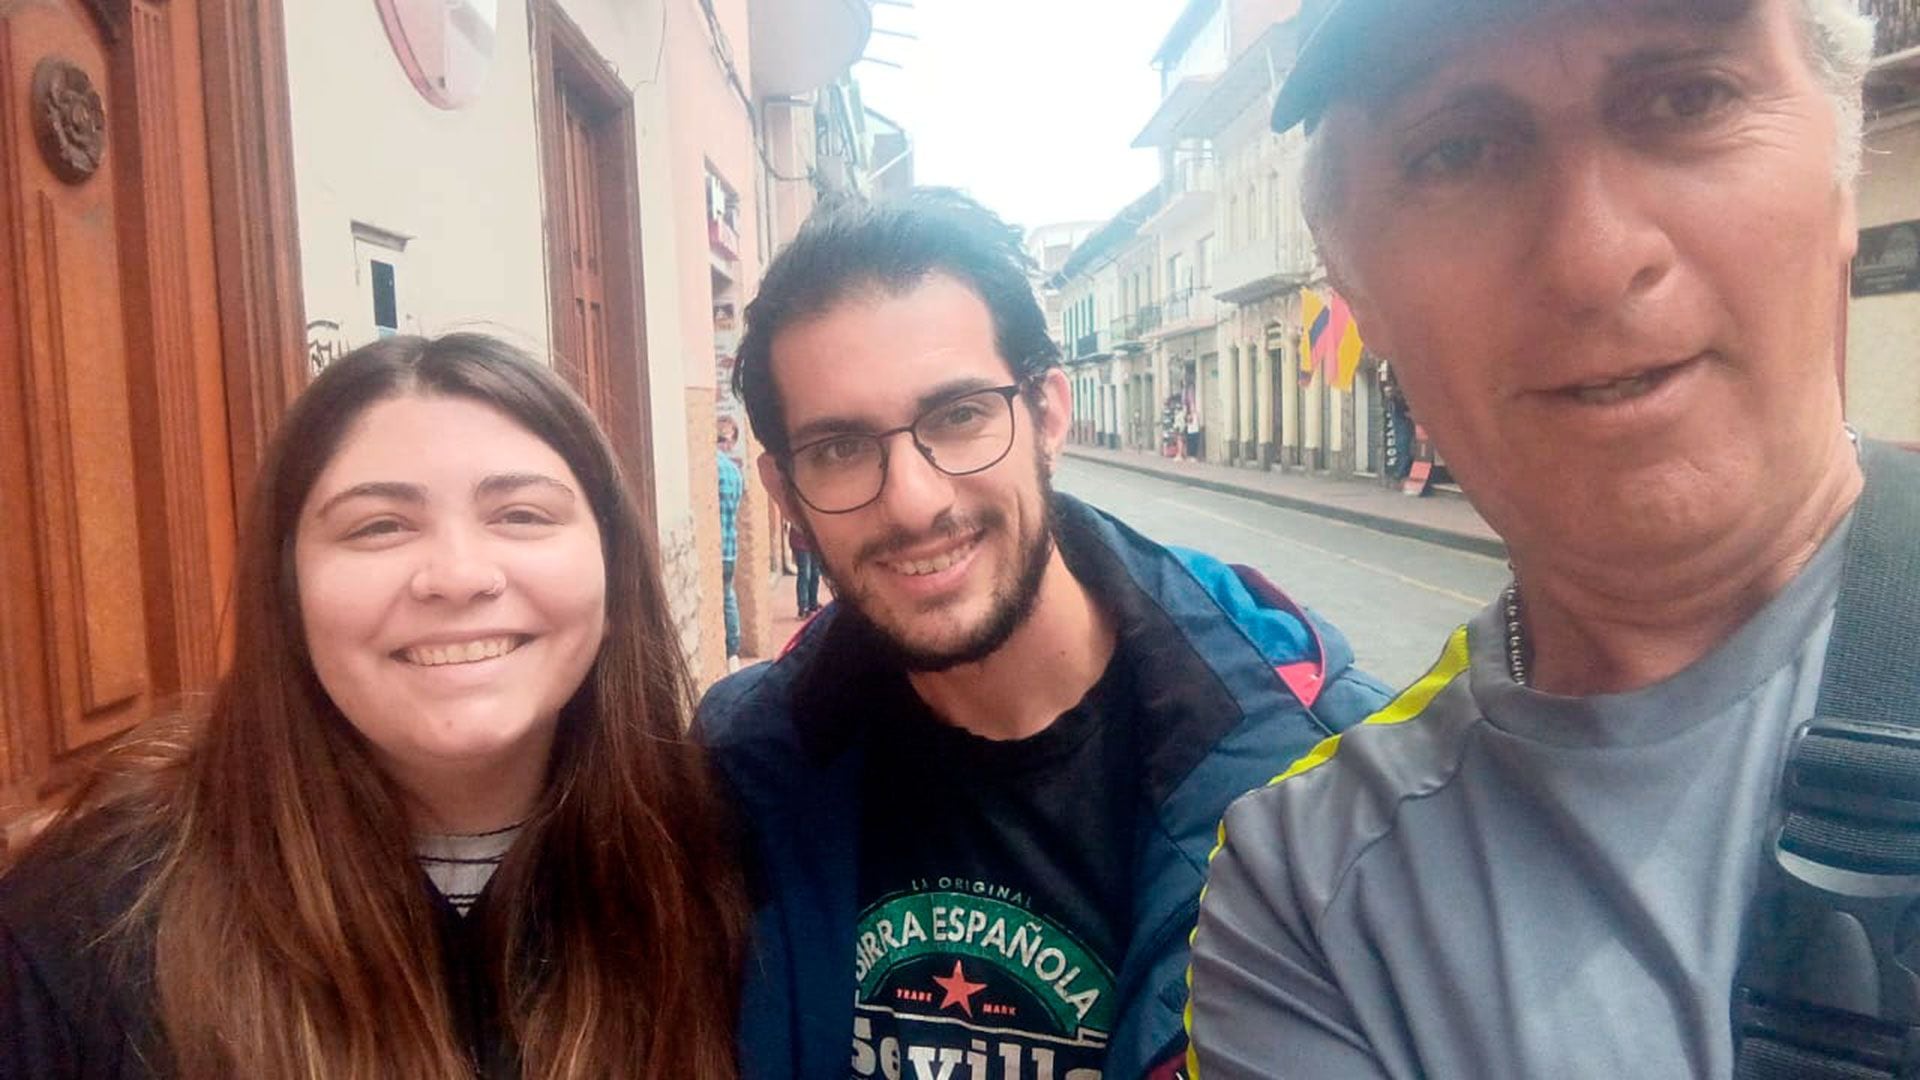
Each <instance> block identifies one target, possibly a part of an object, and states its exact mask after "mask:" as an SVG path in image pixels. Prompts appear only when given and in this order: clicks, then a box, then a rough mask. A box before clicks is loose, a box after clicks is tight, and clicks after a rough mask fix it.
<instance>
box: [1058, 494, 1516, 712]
mask: <svg viewBox="0 0 1920 1080" xmlns="http://www.w3.org/2000/svg"><path fill="white" fill-rule="evenodd" d="M1054 482H1055V486H1057V487H1058V488H1059V489H1060V490H1062V491H1065V492H1068V493H1069V494H1072V495H1076V496H1078V497H1080V498H1082V499H1085V500H1086V501H1088V502H1090V503H1093V504H1094V505H1096V506H1099V507H1100V508H1102V509H1104V510H1107V511H1108V512H1110V513H1112V514H1114V515H1116V516H1118V517H1119V518H1121V519H1122V520H1124V521H1125V522H1127V523H1128V524H1129V525H1132V526H1133V527H1134V528H1136V529H1138V530H1140V531H1141V532H1143V533H1145V534H1147V535H1148V536H1151V537H1153V538H1154V539H1156V540H1159V541H1161V542H1162V543H1166V544H1177V545H1180V546H1183V547H1191V548H1197V549H1199V550H1201V551H1205V552H1208V553H1209V554H1212V555H1215V556H1218V557H1219V558H1222V559H1226V560H1227V561H1229V562H1237V563H1245V564H1247V565H1248V566H1252V567H1255V568H1257V569H1259V570H1260V571H1261V572H1262V573H1264V574H1266V575H1267V576H1268V577H1270V578H1272V579H1273V580H1274V582H1276V583H1277V584H1279V585H1280V587H1281V588H1283V589H1286V590H1287V592H1288V593H1290V594H1291V595H1292V596H1293V597H1294V599H1296V600H1298V601H1300V602H1301V603H1303V604H1306V605H1307V606H1308V607H1311V608H1313V609H1314V610H1315V611H1317V612H1319V613H1320V614H1321V615H1322V616H1324V617H1326V618H1327V619H1330V620H1332V622H1333V623H1334V624H1335V625H1337V626H1339V627H1340V629H1341V630H1343V631H1345V632H1346V635H1347V637H1348V639H1349V640H1350V641H1352V642H1353V645H1354V652H1355V654H1356V655H1357V656H1358V657H1359V662H1360V664H1361V666H1363V667H1365V668H1366V669H1367V670H1369V671H1371V672H1373V673H1374V674H1375V675H1377V676H1379V677H1380V678H1381V679H1383V680H1385V681H1386V682H1388V683H1390V684H1392V685H1393V686H1395V687H1401V686H1405V685H1407V684H1408V683H1411V682H1412V681H1413V680H1415V679H1417V678H1419V677H1420V675H1421V673H1422V672H1424V671H1426V669H1427V667H1428V665H1430V664H1431V663H1432V662H1433V660H1434V657H1436V656H1437V655H1439V652H1440V646H1441V644H1442V643H1443V642H1444V641H1445V640H1446V636H1447V634H1448V633H1449V632H1450V631H1452V630H1453V628H1454V627H1456V626H1458V625H1460V624H1461V623H1462V622H1464V621H1465V620H1466V619H1467V618H1468V617H1469V616H1470V615H1472V614H1473V613H1474V612H1476V611H1478V610H1480V609H1481V608H1482V607H1484V606H1485V605H1486V604H1487V602H1488V601H1489V600H1491V599H1492V598H1493V597H1494V595H1495V594H1497V593H1498V592H1499V591H1500V588H1501V587H1502V586H1503V585H1505V584H1506V581H1507V568H1506V565H1505V564H1504V563H1502V562H1500V561H1498V560H1495V559H1490V558H1487V557H1486V556H1483V555H1472V554H1468V553H1466V552H1461V551H1455V550H1453V549H1452V548H1445V547H1440V546H1438V545H1435V544H1429V543H1425V542H1423V541H1419V540H1409V539H1406V538H1404V537H1398V536H1389V535H1387V534H1384V533H1378V532H1374V531H1373V530H1371V529H1366V528H1362V527H1360V526H1357V525H1347V524H1343V523H1341V522H1338V521H1332V520H1329V519H1327V518H1323V517H1318V516H1315V515H1313V514H1304V513H1299V512H1296V511H1292V510H1282V509H1280V508H1279V507H1276V506H1270V505H1268V504H1266V503H1260V502H1255V501H1253V500H1251V499H1243V498H1240V497H1238V496H1234V495H1224V494H1219V493H1216V492H1211V491H1204V490H1201V489H1199V488H1192V487H1187V486H1185V485H1183V484H1177V483H1173V482H1171V481H1166V480H1159V479H1156V478H1154V477H1150V476H1142V475H1139V474H1137V473H1130V472H1126V471H1124V470H1120V469H1114V468H1109V467H1107V466H1104V465H1099V464H1095V463H1093V462H1089V461H1084V460H1076V459H1072V458H1068V459H1065V460H1063V461H1062V462H1061V463H1060V468H1059V472H1058V473H1057V475H1056V476H1055V481H1054Z"/></svg>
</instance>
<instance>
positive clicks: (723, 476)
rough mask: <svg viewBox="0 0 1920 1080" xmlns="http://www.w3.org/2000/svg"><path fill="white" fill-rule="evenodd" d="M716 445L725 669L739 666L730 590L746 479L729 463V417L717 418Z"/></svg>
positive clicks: (733, 430)
mask: <svg viewBox="0 0 1920 1080" xmlns="http://www.w3.org/2000/svg"><path fill="white" fill-rule="evenodd" d="M718 430H719V436H718V437H717V439H716V440H715V442H716V443H717V449H718V456H719V471H720V588H721V597H722V600H721V603H722V605H723V608H722V610H723V612H724V614H725V618H726V627H727V630H726V634H727V670H728V671H733V670H734V669H736V668H738V667H739V666H740V598H739V595H738V594H737V593H735V592H734V591H733V568H734V564H735V563H736V562H737V561H738V557H739V554H740V524H739V523H740V498H741V496H743V495H745V494H746V491H747V478H746V476H745V474H743V473H742V472H741V471H740V465H739V463H738V462H736V461H734V460H733V447H734V444H735V443H736V442H737V441H738V440H739V438H740V432H739V428H738V427H737V426H736V425H735V423H734V420H733V418H732V417H730V416H723V417H721V418H720V422H719V425H718Z"/></svg>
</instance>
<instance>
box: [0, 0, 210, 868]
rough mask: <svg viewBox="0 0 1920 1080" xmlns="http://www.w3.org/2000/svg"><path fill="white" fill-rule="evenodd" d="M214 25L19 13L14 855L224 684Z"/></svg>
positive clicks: (5, 18)
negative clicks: (61, 100) (110, 740)
mask: <svg viewBox="0 0 1920 1080" xmlns="http://www.w3.org/2000/svg"><path fill="white" fill-rule="evenodd" d="M197 20H198V8H197V6H196V5H193V4H181V3H168V2H164V0H41V2H38V3H33V4H26V5H20V4H6V3H0V520H5V521H7V522H9V524H10V527H9V528H7V529H0V575H4V577H0V850H4V848H5V844H6V840H5V837H6V835H7V831H8V829H9V823H10V822H12V821H17V820H18V817H19V814H20V813H21V812H22V811H23V810H26V809H28V808H30V807H31V806H33V805H34V804H35V803H36V802H38V801H39V800H40V799H42V798H43V797H44V796H46V795H47V793H48V792H49V791H51V790H53V789H55V788H57V787H58V786H60V785H61V784H63V783H65V782H66V780H68V779H70V778H71V776H72V774H73V771H74V769H75V767H76V766H78V765H79V764H81V763H83V762H84V760H86V758H87V757H89V756H90V755H88V754H85V753H82V751H86V750H89V749H90V748H92V747H95V746H97V745H99V744H100V743H101V742H102V740H104V739H106V738H107V737H108V736H111V735H113V734H116V733H118V732H120V731H122V730H124V729H125V728H126V727H127V726H129V725H130V724H132V723H134V722H136V721H138V720H141V719H144V718H146V717H147V716H149V715H151V713H152V712H153V711H154V709H155V708H157V707H159V706H160V705H161V704H163V703H164V702H165V701H166V699H168V698H169V697H170V696H171V695H173V694H175V693H177V692H180V691H194V690H201V689H206V688H208V687H209V686H210V685H211V683H212V680H213V679H214V678H215V676H216V674H217V668H218V653H217V651H216V647H215V646H216V641H217V632H218V626H219V617H220V600H221V598H222V597H223V596H224V594H225V591H226V590H227V588H228V585H229V580H228V579H229V577H230V572H231V565H232V551H233V537H232V531H233V518H234V511H233V503H234V499H233V490H232V480H231V471H230V469H231V467H230V460H231V454H232V447H231V440H230V436H229V432H228V428H227V424H226V408H225V406H226V401H227V392H228V388H227V385H226V378H225V372H226V366H225V358H224V357H223V354H222V351H221V329H220V311H219V308H218V306H217V304H218V300H217V297H218V296H219V291H220V290H219V287H218V283H217V282H216V273H215V254H214V253H215V246H216V245H215V238H214V229H213V221H212V219H213V210H212V205H213V195H212V187H211V183H210V180H209V174H210V173H211V171H212V170H211V168H210V166H209V163H208V158H209V155H208V151H207V130H206V113H207V110H206V107H205V100H204V97H203V95H202V86H203V69H202V63H201V56H200V45H201V42H200V32H199V31H200V28H199V25H198V21H197ZM50 73H57V74H58V76H59V85H60V86H61V87H64V93H65V95H66V97H65V104H64V105H63V108H64V109H65V110H66V112H65V114H64V115H63V116H62V117H59V118H56V119H58V120H60V122H64V123H68V124H69V125H70V128H69V130H68V131H67V132H66V133H65V135H64V136H63V139H64V141H62V140H55V143H56V148H58V149H61V150H62V151H63V152H62V153H56V154H52V155H49V154H48V153H47V146H48V136H47V132H46V130H45V121H46V114H45V113H44V111H43V112H42V113H40V114H38V115H36V112H35V107H36V103H37V104H38V105H39V106H41V107H42V108H43V109H44V106H45V104H46V102H47V100H48V87H49V85H50V83H49V80H50V79H51V78H52V77H53V76H52V75H51V74H50ZM36 76H37V78H36ZM89 146H91V147H92V148H93V150H94V151H96V152H92V153H89V152H88V147H89ZM76 152H77V154H78V159H79V160H80V163H81V164H83V165H85V166H87V168H80V169H75V168H73V167H72V166H73V165H74V164H75V153H76ZM89 169H90V170H91V171H88V170H89Z"/></svg>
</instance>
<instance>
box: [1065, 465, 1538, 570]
mask: <svg viewBox="0 0 1920 1080" xmlns="http://www.w3.org/2000/svg"><path fill="white" fill-rule="evenodd" d="M1063 453H1064V454H1065V455H1066V456H1067V457H1070V458H1073V459H1074V460H1075V461H1084V462H1087V463H1088V464H1091V465H1105V466H1106V467H1108V468H1110V469H1120V470H1122V471H1125V472H1132V473H1139V474H1140V475H1142V476H1151V477H1154V478H1155V479H1159V480H1167V481H1171V482H1173V483H1176V484H1185V485H1187V486H1188V487H1197V488H1204V489H1206V490H1208V491H1216V492H1219V493H1220V494H1222V495H1238V496H1239V497H1241V498H1243V499H1252V500H1253V501H1255V502H1263V503H1266V504H1268V505H1270V506H1277V507H1280V508H1281V509H1282V510H1296V511H1299V512H1301V513H1306V514H1318V515H1319V516H1321V517H1324V518H1332V519H1333V520H1335V521H1344V522H1346V523H1347V524H1349V525H1359V526H1361V527H1363V528H1368V529H1372V530H1373V531H1375V532H1383V533H1389V534H1391V535H1394V536H1404V537H1407V538H1408V539H1411V540H1423V541H1425V542H1427V543H1429V544H1437V545H1439V546H1441V547H1447V548H1453V549H1454V550H1456V551H1466V552H1471V553H1473V554H1475V555H1485V556H1487V557H1488V558H1491V559H1501V560H1504V559H1506V557H1507V545H1506V544H1505V543H1503V542H1501V540H1500V539H1499V538H1498V537H1485V536H1474V535H1472V534H1470V533H1463V532H1458V531H1456V530H1454V529H1446V528H1441V527H1440V526H1437V525H1423V524H1421V523H1419V522H1416V521H1406V520H1403V519H1401V518H1396V517H1389V516H1387V515H1385V514H1373V513H1368V512H1367V511H1365V510H1355V509H1352V508H1351V507H1345V506H1332V505H1329V504H1327V503H1322V502H1315V501H1313V500H1312V499H1302V498H1297V497H1295V496H1292V495H1282V494H1280V493H1279V492H1275V491H1266V490H1263V489H1261V488H1256V487H1247V486H1244V485H1241V484H1234V483H1230V482H1228V481H1225V480H1215V479H1212V478H1211V477H1206V476H1188V475H1186V474H1184V473H1172V472H1164V471H1162V470H1160V469H1156V468H1153V467H1152V466H1148V465H1135V464H1133V463H1132V462H1128V461H1115V460H1113V459H1111V458H1107V457H1096V456H1094V455H1092V454H1083V453H1080V452H1078V451H1076V450H1074V449H1073V448H1072V447H1067V448H1065V449H1064V450H1063Z"/></svg>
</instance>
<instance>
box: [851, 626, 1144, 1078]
mask: <svg viewBox="0 0 1920 1080" xmlns="http://www.w3.org/2000/svg"><path fill="white" fill-rule="evenodd" d="M874 706H875V707H874V709H873V712H872V713H871V714H870V719H869V728H868V730H869V733H870V735H869V738H870V742H869V752H868V756H867V759H866V766H865V773H864V775H863V777H862V779H861V783H862V791H861V805H862V807H863V809H862V820H861V826H860V828H861V847H860V850H861V861H860V886H859V895H860V909H861V915H860V921H859V926H858V933H857V937H856V940H855V949H854V954H855V965H854V968H855V969H854V972H853V974H854V977H855V984H856V990H855V994H856V997H855V1013H854V1032H853V1036H854V1038H853V1059H852V1075H853V1076H855V1077H859V1078H862V1080H865V1078H868V1077H875V1076H886V1077H896V1076H897V1077H914V1078H919V1077H928V1078H933V1077H950V1078H961V1077H964V1078H967V1080H976V1078H977V1080H1003V1078H1004V1080H1013V1078H1021V1080H1038V1078H1043V1077H1046V1078H1051V1080H1097V1078H1098V1077H1099V1076H1100V1068H1101V1064H1102V1062H1103V1060H1104V1059H1105V1057H1106V1042H1107V1038H1108V1036H1109V1035H1111V1034H1112V1030H1113V1021H1114V1017H1115V1016H1116V1014H1117V1011H1118V1002H1117V1001H1116V1000H1115V994H1114V979H1115V975H1116V973H1117V972H1118V971H1119V969H1120V962H1121V959H1122V957H1123V956H1124V955H1125V953H1126V948H1127V938H1128V931H1129V926H1130V923H1131V918H1132V906H1133V903H1132V901H1133V898H1132V895H1131V882H1132V870H1133V851H1134V829H1135V819H1136V817H1137V816H1138V813H1139V804H1140V795H1139V771H1140V770H1139V765H1138V762H1137V761H1136V760H1135V755H1134V734H1135V732H1134V722H1133V717H1134V693H1133V686H1132V680H1131V678H1130V677H1129V673H1128V671H1127V669H1126V666H1125V665H1124V664H1123V663H1120V662H1118V661H1116V662H1114V663H1112V664H1110V665H1109V666H1108V668H1107V670H1106V672H1105V673H1104V674H1102V675H1101V677H1100V679H1099V681H1098V682H1096V683H1095V685H1094V686H1093V688H1092V689H1090V690H1089V691H1088V692H1087V694H1086V696H1085V697H1084V698H1083V699H1082V700H1081V702H1080V704H1079V705H1077V706H1075V707H1074V708H1073V709H1071V710H1069V711H1068V712H1066V713H1065V714H1063V715H1062V716H1060V718H1059V719H1057V720H1056V721H1055V722H1054V723H1053V724H1051V725H1050V726H1048V727H1047V728H1046V729H1045V730H1043V731H1041V732H1039V733H1037V734H1035V735H1032V736H1030V737H1028V738H1025V739H1019V740H1013V741H994V740H990V739H983V738H980V737H978V736H976V735H973V734H971V733H969V732H966V731H962V730H960V729H959V728H955V727H953V726H951V725H949V724H946V723H944V722H942V721H941V720H940V719H939V718H938V717H936V716H935V715H934V714H933V713H932V711H931V710H929V709H928V708H927V706H926V705H925V704H924V703H923V702H922V701H921V700H920V698H919V697H918V695H916V694H915V693H914V692H913V689H912V687H911V685H910V684H909V683H908V682H907V680H906V678H905V677H904V676H899V677H897V678H892V679H885V680H881V685H880V686H879V687H878V692H877V693H876V695H875V698H874Z"/></svg>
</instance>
